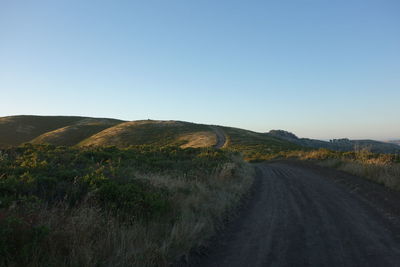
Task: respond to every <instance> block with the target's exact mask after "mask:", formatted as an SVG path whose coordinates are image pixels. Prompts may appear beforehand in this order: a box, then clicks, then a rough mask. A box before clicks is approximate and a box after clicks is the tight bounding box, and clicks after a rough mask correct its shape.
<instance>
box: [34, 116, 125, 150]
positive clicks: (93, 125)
mask: <svg viewBox="0 0 400 267" xmlns="http://www.w3.org/2000/svg"><path fill="white" fill-rule="evenodd" d="M121 122H122V121H119V120H113V119H95V118H85V119H82V120H80V121H78V122H77V123H75V124H73V125H68V126H65V127H62V128H59V129H56V130H54V131H50V132H46V133H44V134H42V135H40V136H38V137H36V138H34V139H33V140H31V141H30V142H31V143H34V144H44V143H47V144H52V145H57V146H73V145H76V144H78V143H79V142H81V141H82V140H84V139H86V138H89V137H90V136H92V135H94V134H96V133H98V132H100V131H103V130H105V129H107V128H110V127H112V126H114V125H117V124H120V123H121Z"/></svg>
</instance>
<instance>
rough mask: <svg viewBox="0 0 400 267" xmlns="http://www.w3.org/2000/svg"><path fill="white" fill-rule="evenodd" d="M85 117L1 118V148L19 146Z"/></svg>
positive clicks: (23, 116) (24, 116)
mask: <svg viewBox="0 0 400 267" xmlns="http://www.w3.org/2000/svg"><path fill="white" fill-rule="evenodd" d="M83 119H85V118H84V117H68V116H26V115H22V116H9V117H2V118H0V147H5V146H17V145H20V144H22V143H25V142H29V141H31V140H32V139H34V138H36V137H38V136H39V135H42V134H44V133H47V132H50V131H54V130H56V129H59V128H62V127H65V126H68V125H72V124H75V123H77V122H78V121H80V120H83Z"/></svg>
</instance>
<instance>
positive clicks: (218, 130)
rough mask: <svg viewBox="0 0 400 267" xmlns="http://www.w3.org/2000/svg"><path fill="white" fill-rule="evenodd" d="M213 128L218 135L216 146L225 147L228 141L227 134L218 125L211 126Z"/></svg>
mask: <svg viewBox="0 0 400 267" xmlns="http://www.w3.org/2000/svg"><path fill="white" fill-rule="evenodd" d="M211 129H212V130H213V131H214V132H215V135H216V136H217V143H216V144H215V145H214V147H215V148H223V147H224V146H225V143H226V136H225V133H224V131H223V130H222V129H221V128H220V127H218V126H211Z"/></svg>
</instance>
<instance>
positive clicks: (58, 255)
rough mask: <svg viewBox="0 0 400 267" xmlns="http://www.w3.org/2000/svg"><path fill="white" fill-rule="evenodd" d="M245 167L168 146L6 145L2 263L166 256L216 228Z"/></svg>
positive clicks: (1, 175) (234, 198)
mask: <svg viewBox="0 0 400 267" xmlns="http://www.w3.org/2000/svg"><path fill="white" fill-rule="evenodd" d="M246 166H247V165H246V164H245V163H244V162H242V161H241V160H240V158H239V157H238V155H237V154H235V153H231V152H227V151H221V150H214V149H193V148H189V149H180V148H178V147H171V146H167V147H155V146H136V147H130V148H127V149H117V148H115V147H103V148H67V147H55V146H49V145H31V144H27V145H24V146H22V147H17V148H10V149H3V150H0V259H1V262H0V265H9V266H15V265H17V266H27V265H30V266H37V265H41V266H44V265H45V266H106V265H107V266H108V265H118V266H132V265H137V266H146V265H167V264H168V263H169V262H171V261H173V260H175V259H177V258H179V257H181V256H183V255H187V253H188V251H189V250H190V249H192V248H193V247H198V246H200V245H202V244H203V242H204V241H205V240H206V239H207V238H208V237H209V236H210V235H211V234H212V233H213V232H214V231H215V230H216V229H217V227H218V225H219V222H220V221H221V220H222V218H223V217H224V216H225V215H226V213H227V211H229V210H230V209H231V208H232V207H233V206H234V205H235V204H236V203H237V202H238V201H239V199H240V196H241V195H242V194H243V193H245V192H246V190H247V189H248V187H249V186H250V184H251V175H250V174H249V169H247V167H246Z"/></svg>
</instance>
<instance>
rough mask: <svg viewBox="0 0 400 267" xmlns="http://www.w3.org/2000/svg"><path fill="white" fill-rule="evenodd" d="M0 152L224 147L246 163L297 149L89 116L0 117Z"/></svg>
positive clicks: (194, 128) (239, 134) (189, 126)
mask: <svg viewBox="0 0 400 267" xmlns="http://www.w3.org/2000/svg"><path fill="white" fill-rule="evenodd" d="M0 122H2V124H1V123H0V147H9V146H17V145H20V144H22V143H25V142H30V143H34V144H52V145H57V146H60V145H61V146H80V147H87V146H94V147H102V146H116V147H119V148H125V147H129V146H136V145H154V146H160V147H163V146H167V145H173V146H180V147H182V148H188V147H193V148H197V147H213V146H218V147H223V148H224V149H228V150H234V151H240V152H243V153H244V155H245V156H246V158H247V159H255V158H260V155H265V154H270V153H274V152H277V151H282V150H291V149H299V148H300V146H298V145H294V144H292V143H291V142H289V141H286V140H283V139H279V138H276V137H272V136H268V135H266V134H262V133H256V132H252V131H247V130H242V129H237V128H230V127H221V126H212V125H204V124H195V123H189V122H182V121H155V120H141V121H129V122H124V121H120V120H114V119H96V118H87V117H51V116H47V117H45V116H14V117H6V118H0Z"/></svg>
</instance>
